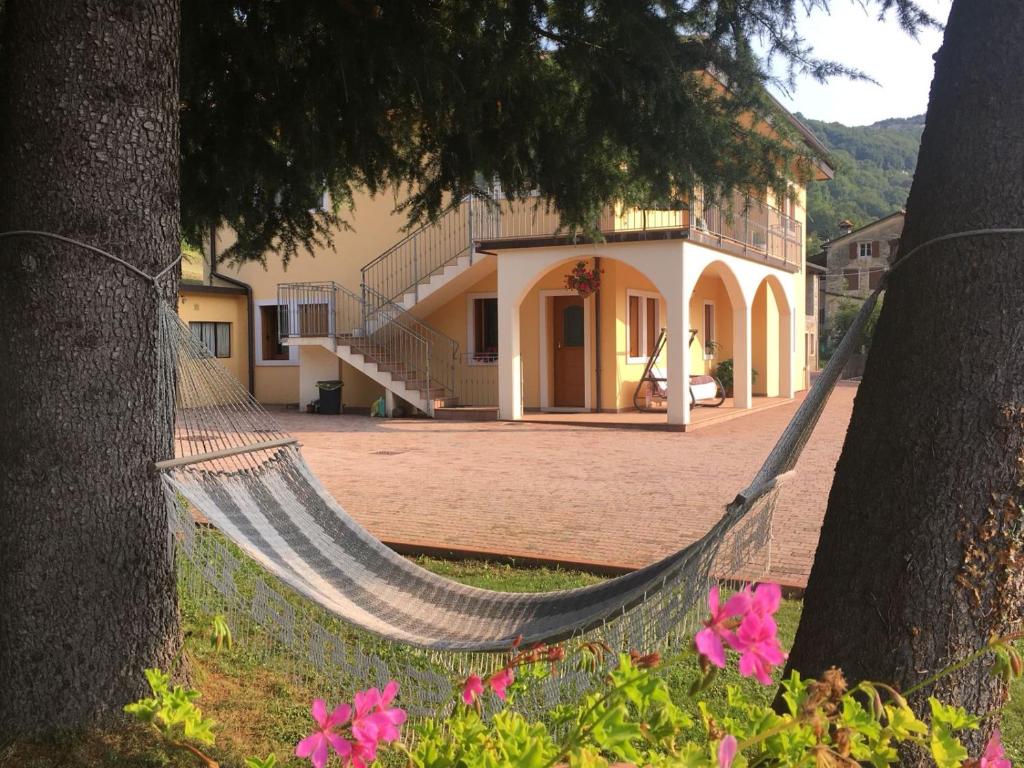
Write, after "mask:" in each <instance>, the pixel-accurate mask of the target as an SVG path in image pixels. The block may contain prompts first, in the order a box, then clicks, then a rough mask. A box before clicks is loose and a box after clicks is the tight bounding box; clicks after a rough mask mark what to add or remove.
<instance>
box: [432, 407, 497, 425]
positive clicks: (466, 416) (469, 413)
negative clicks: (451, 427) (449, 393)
mask: <svg viewBox="0 0 1024 768" xmlns="http://www.w3.org/2000/svg"><path fill="white" fill-rule="evenodd" d="M434 418H435V419H437V420H438V421H497V420H498V408H497V406H487V405H462V406H442V407H440V408H438V407H435V408H434Z"/></svg>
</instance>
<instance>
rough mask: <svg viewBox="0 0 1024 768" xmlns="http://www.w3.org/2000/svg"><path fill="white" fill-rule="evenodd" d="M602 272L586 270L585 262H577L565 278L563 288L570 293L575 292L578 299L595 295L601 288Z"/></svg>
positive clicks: (591, 269) (594, 269)
mask: <svg viewBox="0 0 1024 768" xmlns="http://www.w3.org/2000/svg"><path fill="white" fill-rule="evenodd" d="M603 271H604V270H600V269H597V267H594V268H588V267H587V262H585V261H577V262H576V266H574V267H573V268H572V271H571V272H570V273H569V274H568V275H566V276H565V287H566V288H568V289H569V290H570V291H576V293H578V294H579V295H580V298H583V299H585V298H587V296H590V295H592V294H594V293H597V291H598V289H599V288H600V287H601V272H603Z"/></svg>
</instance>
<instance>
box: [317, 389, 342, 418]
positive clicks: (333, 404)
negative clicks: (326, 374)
mask: <svg viewBox="0 0 1024 768" xmlns="http://www.w3.org/2000/svg"><path fill="white" fill-rule="evenodd" d="M316 388H317V389H319V390H320V413H326V414H330V415H332V416H337V415H338V414H339V413H341V382H340V381H318V382H317V383H316Z"/></svg>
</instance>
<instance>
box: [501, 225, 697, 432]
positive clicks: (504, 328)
mask: <svg viewBox="0 0 1024 768" xmlns="http://www.w3.org/2000/svg"><path fill="white" fill-rule="evenodd" d="M597 257H599V258H600V259H601V260H602V262H603V264H604V265H605V267H606V268H608V267H610V265H611V264H616V265H621V266H622V267H628V268H629V269H626V270H620V269H617V268H609V269H607V273H606V274H605V275H604V276H603V282H605V283H606V284H610V283H611V282H612V281H614V282H615V283H616V286H615V288H616V292H615V294H613V295H609V296H608V299H607V302H608V303H607V304H605V303H604V302H602V307H603V309H602V313H601V325H602V328H604V330H603V331H601V330H597V332H596V333H594V336H595V337H596V336H599V337H600V346H601V350H602V351H603V354H604V355H605V357H604V358H603V359H604V360H605V364H604V365H602V366H601V373H600V375H601V376H602V382H603V383H604V385H605V386H603V387H602V388H601V395H602V397H601V400H602V402H601V403H598V402H596V400H595V399H594V396H595V395H596V387H593V386H592V384H593V381H596V379H593V378H592V380H591V382H590V385H588V386H586V387H585V391H586V393H587V400H588V402H587V405H585V406H584V407H590V408H594V407H597V408H601V407H607V406H608V403H609V402H610V401H611V399H612V398H611V396H610V393H611V392H615V393H616V395H615V397H616V398H618V397H619V395H620V394H621V393H620V392H619V390H620V389H621V387H620V385H619V383H617V382H618V380H617V378H616V377H615V376H614V375H612V374H614V373H615V371H616V370H617V368H616V367H615V366H611V365H610V364H609V363H610V361H611V360H612V359H617V357H616V355H617V354H618V351H619V349H618V347H615V348H609V346H608V345H609V344H610V343H613V340H615V339H617V333H618V327H617V326H616V325H615V323H614V322H613V321H614V319H615V314H614V311H615V309H614V308H615V307H616V304H615V302H616V301H618V300H619V297H618V295H617V293H618V285H617V283H618V280H619V275H620V274H633V275H634V278H636V279H634V280H633V282H638V281H639V282H640V283H641V285H639V286H637V287H643V286H647V288H646V290H653V291H656V292H657V293H658V294H660V296H661V297H662V300H663V306H664V307H665V314H664V315H663V316H662V317H661V318H660V320H661V322H662V324H663V326H665V327H667V326H669V325H670V324H671V322H670V320H671V311H670V310H669V307H670V306H673V307H674V306H682V295H683V269H682V246H681V244H680V243H678V242H675V243H672V242H660V243H648V242H638V243H615V244H613V245H611V246H608V245H607V244H588V245H587V246H578V247H570V248H566V247H565V246H553V247H550V248H523V249H508V250H504V251H502V252H500V253H499V254H498V258H497V261H498V308H499V309H498V311H499V318H498V345H499V354H498V368H499V373H498V376H499V413H500V414H501V415H502V418H511V419H517V418H521V414H522V409H523V405H524V400H525V405H526V406H528V407H537V406H538V405H539V406H540V407H542V408H543V407H552V406H554V405H556V404H555V403H553V402H551V401H550V400H548V399H547V398H546V397H545V396H544V394H543V393H547V392H548V390H549V389H551V387H552V386H553V381H554V378H553V374H552V371H554V370H555V369H554V364H553V363H550V367H551V371H548V367H549V362H548V358H547V354H548V353H547V352H546V351H545V350H546V347H547V343H546V342H550V341H551V340H550V339H546V338H545V337H544V336H543V335H542V333H541V331H540V329H542V328H546V327H547V316H546V315H545V314H544V312H543V311H539V312H538V315H539V319H537V320H535V319H534V318H535V317H536V316H535V315H534V309H533V300H532V299H531V298H529V297H531V296H533V295H535V294H538V296H539V293H555V292H558V289H564V282H563V281H562V280H561V279H560V277H559V279H557V280H556V279H554V278H553V275H559V276H560V275H561V274H564V273H565V272H567V271H568V269H569V268H570V267H571V265H573V264H575V263H576V262H578V261H582V260H586V261H588V262H590V263H593V259H594V258H597ZM639 278H643V279H642V281H640V280H639ZM603 295H605V294H603V293H602V296H603ZM593 302H594V299H588V300H587V302H586V306H587V307H588V308H590V309H588V311H590V310H591V309H592V308H593V307H592V306H591V305H592V304H593ZM541 306H542V307H545V306H546V304H544V303H543V302H542V305H541ZM604 307H607V309H604ZM618 309H620V310H621V307H618ZM679 314H680V317H681V316H682V313H679ZM535 323H536V325H535ZM606 323H608V325H606ZM587 327H588V328H589V327H590V324H589V323H588V324H587ZM535 328H536V329H537V330H534V329H535ZM613 329H614V330H613ZM595 330H596V329H595ZM535 333H537V334H538V336H539V338H538V339H537V341H536V343H535V342H534V339H533V336H534V334H535ZM677 335H678V336H679V337H680V338H683V337H685V336H686V334H685V333H682V332H679V333H677ZM597 343H598V339H597V338H595V339H593V341H592V345H591V344H588V345H587V349H588V350H590V354H589V355H588V357H590V358H591V359H590V360H588V362H587V363H586V365H585V368H586V372H587V373H588V375H591V376H596V375H597V372H596V371H592V370H591V368H592V362H593V363H596V356H597V354H600V352H598V350H597ZM619 346H621V345H619ZM542 348H543V349H542ZM534 367H536V368H537V369H538V372H537V374H534V373H532V372H531V371H532V369H533V368H534ZM562 370H566V369H565V368H563V369H562ZM541 372H544V373H543V374H542V373H541ZM545 374H546V375H545ZM682 380H683V379H682V378H681V379H680V381H682ZM563 381H564V380H563ZM613 382H615V383H614V385H613ZM678 391H679V392H685V391H686V388H685V387H684V386H679V387H678ZM678 399H679V401H680V402H684V401H685V398H684V397H680V398H678ZM615 403H616V405H617V404H618V400H617V399H616V400H615ZM670 405H671V399H670ZM671 416H672V414H671V413H670V417H671ZM676 418H679V415H678V414H677V415H676Z"/></svg>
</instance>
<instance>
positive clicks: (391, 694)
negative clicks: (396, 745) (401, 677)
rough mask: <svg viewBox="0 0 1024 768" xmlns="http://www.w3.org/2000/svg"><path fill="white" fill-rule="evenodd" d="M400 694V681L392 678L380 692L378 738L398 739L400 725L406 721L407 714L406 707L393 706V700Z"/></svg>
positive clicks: (384, 739)
mask: <svg viewBox="0 0 1024 768" xmlns="http://www.w3.org/2000/svg"><path fill="white" fill-rule="evenodd" d="M397 695H398V683H397V682H395V681H394V680H392V681H391V682H389V683H388V684H387V685H385V686H384V690H383V691H382V692H381V694H380V702H379V703H378V705H377V713H376V715H375V717H376V718H377V729H378V733H377V740H378V741H385V742H390V741H398V737H399V735H400V734H399V726H400V725H401V724H402V723H404V722H405V718H406V714H405V710H404V709H400V708H398V707H392V706H391V702H393V701H394V700H395V696H397Z"/></svg>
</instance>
